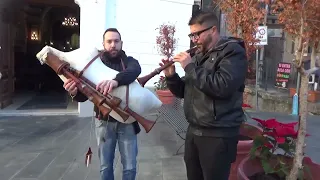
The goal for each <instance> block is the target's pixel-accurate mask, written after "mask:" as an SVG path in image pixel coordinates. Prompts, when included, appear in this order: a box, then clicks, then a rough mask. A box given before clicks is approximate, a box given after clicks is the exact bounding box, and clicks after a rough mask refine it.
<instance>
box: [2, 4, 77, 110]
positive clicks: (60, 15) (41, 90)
mask: <svg viewBox="0 0 320 180" xmlns="http://www.w3.org/2000/svg"><path fill="white" fill-rule="evenodd" d="M24 14H25V18H21V19H20V20H19V21H18V22H17V24H16V25H15V29H16V34H19V35H18V36H16V37H15V40H14V49H13V54H14V58H13V59H14V90H13V96H12V103H11V104H10V105H9V106H6V107H5V108H3V109H2V110H15V111H33V110H38V111H43V110H50V111H52V110H54V111H63V110H70V111H77V108H78V103H77V102H72V100H71V97H70V96H69V95H68V93H67V92H66V91H65V90H64V88H63V82H62V81H61V79H60V78H59V77H58V76H57V74H56V73H55V72H54V71H53V70H52V69H51V68H50V67H49V66H48V65H46V64H44V65H41V64H40V62H39V60H38V59H37V58H36V54H37V53H38V52H39V51H40V50H41V49H42V48H43V47H44V46H46V45H49V46H52V47H54V48H56V49H58V50H60V51H63V52H68V51H72V50H74V49H76V48H78V46H79V44H78V43H79V41H77V39H79V34H80V28H79V27H80V19H79V18H80V8H79V7H78V6H77V5H76V4H74V2H73V6H72V7H69V6H63V7H62V6H49V5H47V4H32V3H28V4H26V5H25V7H24ZM70 20H71V21H70Z"/></svg>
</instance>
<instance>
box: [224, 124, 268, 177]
mask: <svg viewBox="0 0 320 180" xmlns="http://www.w3.org/2000/svg"><path fill="white" fill-rule="evenodd" d="M261 134H262V129H261V128H260V127H258V126H255V125H250V124H247V123H243V124H242V125H241V128H240V135H241V136H242V137H247V138H248V139H250V140H241V139H240V140H239V142H238V146H237V157H236V161H235V162H234V163H232V165H231V170H230V176H229V180H236V179H237V171H238V166H239V164H240V162H241V161H242V160H243V159H244V158H245V157H247V155H248V154H249V152H250V150H251V148H252V146H253V139H254V137H256V136H257V135H261Z"/></svg>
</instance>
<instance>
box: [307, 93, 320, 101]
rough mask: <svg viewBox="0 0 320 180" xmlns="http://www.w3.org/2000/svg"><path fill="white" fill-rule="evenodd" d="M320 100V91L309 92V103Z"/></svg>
mask: <svg viewBox="0 0 320 180" xmlns="http://www.w3.org/2000/svg"><path fill="white" fill-rule="evenodd" d="M319 100H320V91H309V94H308V101H309V102H312V103H316V102H319Z"/></svg>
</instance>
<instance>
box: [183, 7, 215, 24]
mask: <svg viewBox="0 0 320 180" xmlns="http://www.w3.org/2000/svg"><path fill="white" fill-rule="evenodd" d="M194 24H199V25H206V26H208V27H209V26H216V27H218V24H219V20H218V18H217V16H216V15H215V13H214V12H208V11H202V10H199V11H198V12H196V13H195V14H194V15H193V16H192V17H191V18H190V20H189V23H188V25H189V26H191V25H194Z"/></svg>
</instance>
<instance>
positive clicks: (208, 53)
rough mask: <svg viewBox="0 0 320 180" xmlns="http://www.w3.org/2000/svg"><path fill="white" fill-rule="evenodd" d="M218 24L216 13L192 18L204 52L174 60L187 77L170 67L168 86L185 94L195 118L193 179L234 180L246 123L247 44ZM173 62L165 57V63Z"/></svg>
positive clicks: (190, 160) (189, 152) (190, 146)
mask: <svg viewBox="0 0 320 180" xmlns="http://www.w3.org/2000/svg"><path fill="white" fill-rule="evenodd" d="M218 22H219V21H218V19H217V17H216V16H215V14H214V13H213V12H199V13H198V14H195V15H194V16H193V17H191V19H190V21H189V26H190V32H191V33H190V34H189V37H190V38H191V40H192V41H193V43H194V44H195V45H197V46H198V51H199V53H197V54H196V55H194V56H193V57H192V58H191V57H190V55H189V54H188V53H186V52H181V53H179V54H177V55H176V56H175V57H174V58H173V61H174V62H178V63H180V64H181V66H182V68H183V69H184V71H185V76H184V77H183V78H180V77H179V75H178V74H177V73H176V72H175V67H174V66H171V67H169V68H167V69H165V70H164V74H165V76H166V80H167V85H168V88H169V89H170V90H171V92H172V93H173V94H174V95H175V96H177V97H179V98H184V111H185V116H186V119H187V121H188V122H189V127H188V131H187V135H186V141H185V154H184V160H185V164H186V169H187V177H188V180H213V179H214V180H228V178H229V174H230V166H231V163H232V162H234V161H235V158H236V153H237V143H238V136H239V129H240V125H241V123H242V122H243V121H244V112H243V110H242V100H243V99H242V94H243V90H244V81H245V76H246V73H247V59H246V52H245V48H244V42H243V41H242V40H240V39H236V38H231V37H221V36H220V34H219V32H218V28H217V27H218ZM167 62H168V60H163V61H162V63H160V66H162V65H163V64H164V63H167Z"/></svg>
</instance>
